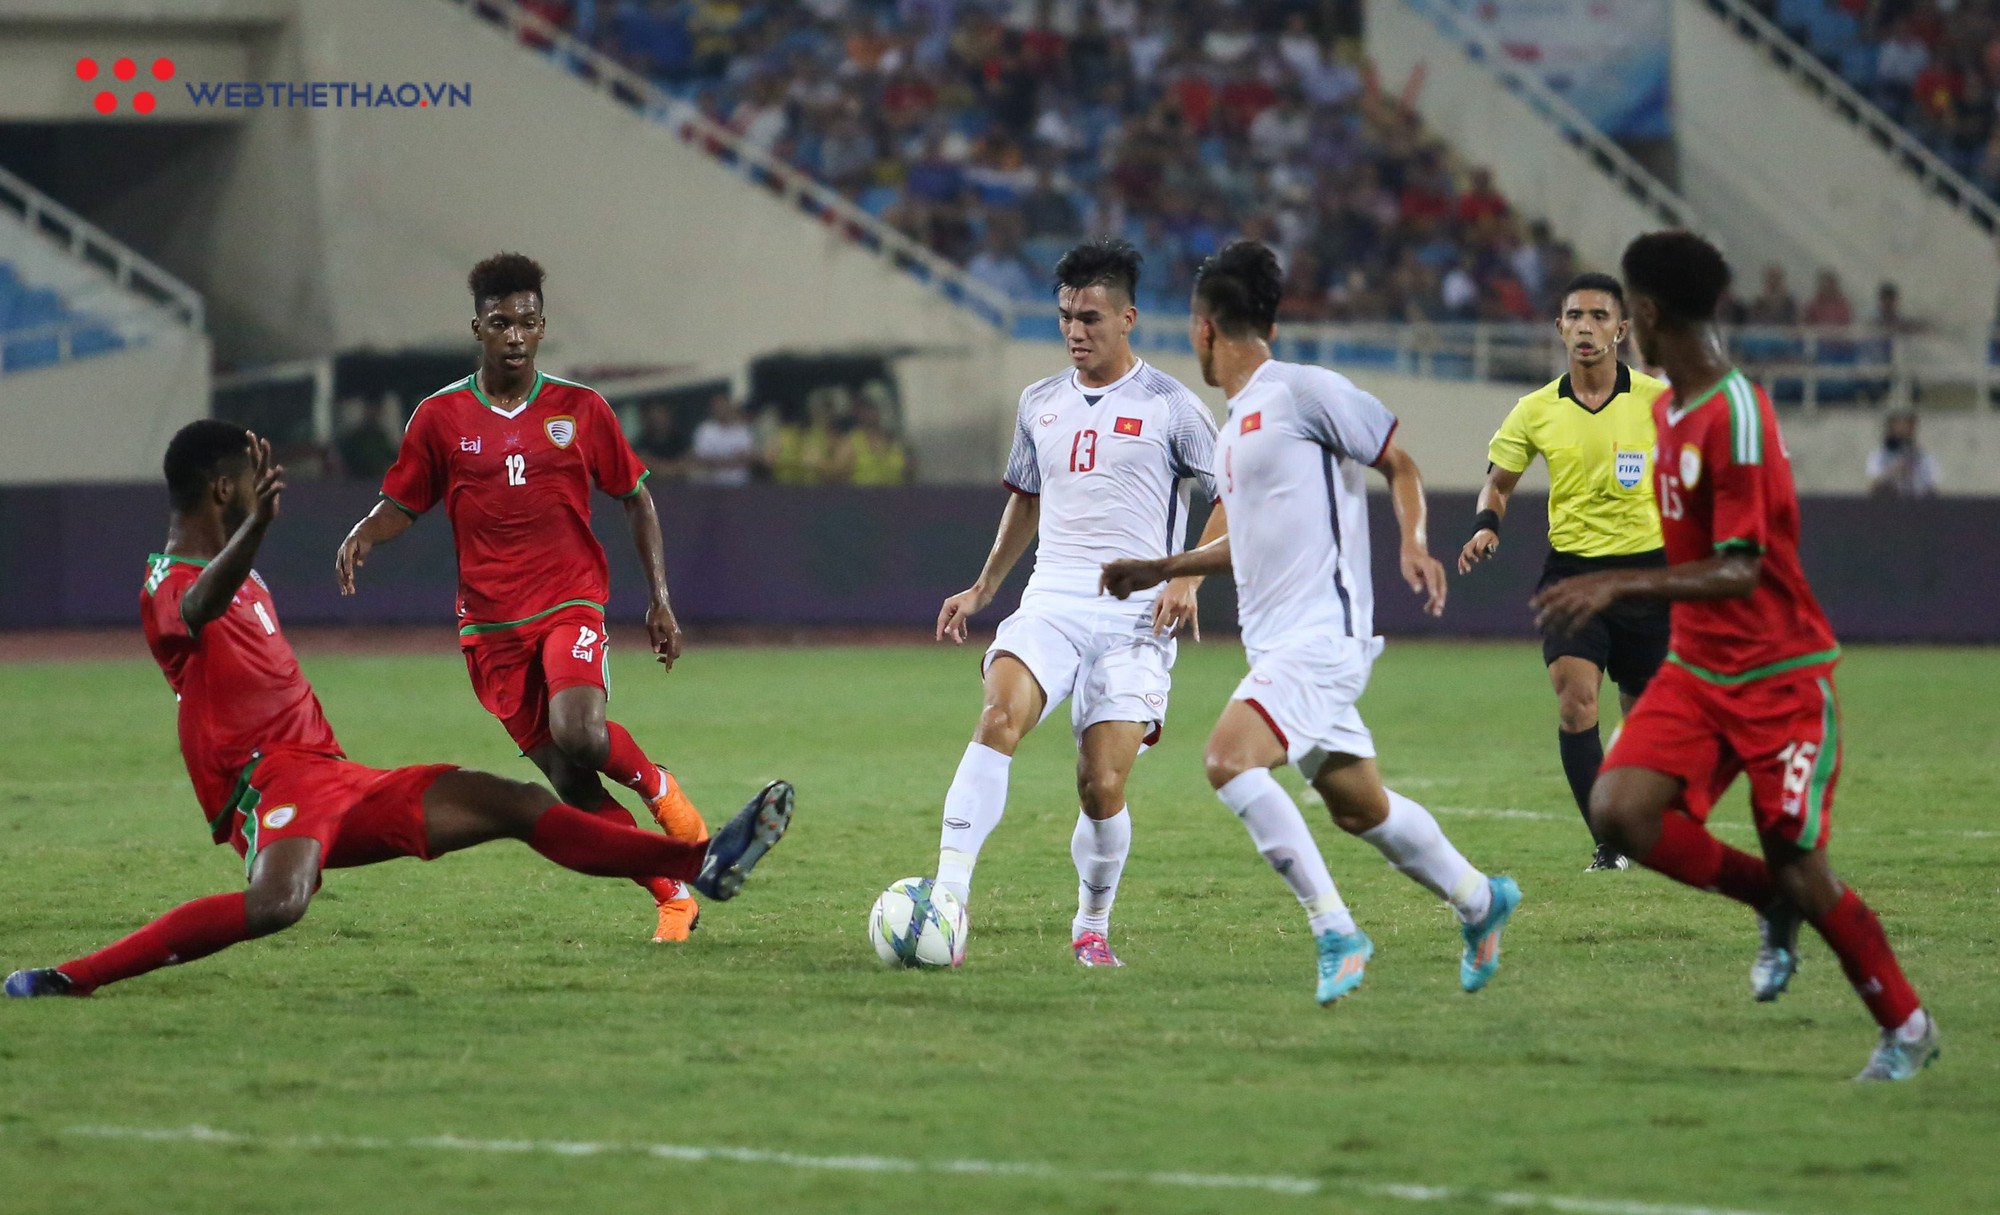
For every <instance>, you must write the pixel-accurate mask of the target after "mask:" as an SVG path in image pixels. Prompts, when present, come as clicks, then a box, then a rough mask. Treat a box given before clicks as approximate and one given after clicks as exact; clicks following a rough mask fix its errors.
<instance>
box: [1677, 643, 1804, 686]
mask: <svg viewBox="0 0 2000 1215" xmlns="http://www.w3.org/2000/svg"><path fill="white" fill-rule="evenodd" d="M1839 657H1840V647H1839V646H1834V647H1833V648H1832V649H1830V650H1815V651H1813V652H1812V653H1810V654H1800V655H1798V656H1797V657H1794V658H1784V659H1780V660H1779V661H1777V662H1770V663H1766V664H1764V665H1763V666H1761V667H1751V668H1750V669H1749V670H1747V671H1742V672H1739V673H1737V674H1735V675H1725V674H1723V673H1722V672H1720V671H1711V670H1709V669H1708V668H1707V667H1698V666H1695V665H1694V664H1693V663H1691V662H1689V661H1687V660H1686V659H1684V658H1682V657H1681V656H1680V655H1679V654H1668V655H1667V661H1668V662H1671V663H1673V664H1674V665H1675V666H1677V667H1679V668H1680V669H1682V670H1683V671H1686V672H1687V673H1688V674H1690V675H1692V676H1694V677H1695V678H1696V679H1701V680H1705V681H1707V682H1708V683H1713V684H1720V685H1721V686H1723V687H1725V688H1733V687H1736V686H1737V685H1738V684H1746V683H1750V682H1751V681H1753V680H1758V679H1769V678H1770V677H1771V676H1773V675H1783V674H1784V673H1785V672H1787V671H1796V670H1798V669H1799V668H1801V667H1814V666H1819V665H1820V664H1822V663H1828V662H1833V661H1836V660H1837V659H1839Z"/></svg>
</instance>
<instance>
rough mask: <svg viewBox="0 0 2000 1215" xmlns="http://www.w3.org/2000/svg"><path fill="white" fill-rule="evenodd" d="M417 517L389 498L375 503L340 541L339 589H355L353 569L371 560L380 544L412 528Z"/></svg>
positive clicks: (336, 571)
mask: <svg viewBox="0 0 2000 1215" xmlns="http://www.w3.org/2000/svg"><path fill="white" fill-rule="evenodd" d="M415 522H416V520H415V519H414V518H412V517H411V516H409V515H406V514H404V513H403V508H402V507H400V506H397V505H396V504H395V503H394V502H391V501H389V500H388V499H387V498H384V499H382V500H381V501H380V502H377V503H376V504H375V509H374V510H371V511H369V512H368V514H367V515H365V516H364V517H363V518H362V520H361V522H359V523H357V524H355V525H354V528H353V530H351V531H349V532H348V533H347V539H345V540H342V541H341V542H340V551H339V552H337V553H335V554H334V557H333V576H334V578H335V580H336V581H338V582H339V583H340V593H341V594H343V595H352V594H353V593H354V573H355V571H356V570H359V569H360V568H361V566H362V564H363V563H364V562H366V561H367V560H368V554H369V552H370V551H372V550H373V549H374V547H375V546H376V545H378V544H385V543H387V542H388V541H391V540H394V539H395V538H396V537H398V536H400V535H402V534H403V533H404V532H406V531H409V530H410V524H412V523H415Z"/></svg>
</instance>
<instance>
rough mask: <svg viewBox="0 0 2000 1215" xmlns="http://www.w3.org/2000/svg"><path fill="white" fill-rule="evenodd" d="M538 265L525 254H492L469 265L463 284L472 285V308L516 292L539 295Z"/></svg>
mask: <svg viewBox="0 0 2000 1215" xmlns="http://www.w3.org/2000/svg"><path fill="white" fill-rule="evenodd" d="M542 278H543V274H542V264H541V263H540V262H538V261H536V260H535V259H534V258H532V257H529V256H528V255H527V254H525V253H495V254H494V255H493V256H492V257H489V258H487V259H486V260H485V261H483V262H480V263H479V264H478V265H477V266H474V267H473V268H472V273H471V274H468V275H466V276H465V285H466V286H468V287H470V288H472V303H473V306H474V307H477V306H479V305H480V304H482V303H485V302H486V301H487V300H502V299H506V298H507V297H508V296H510V295H513V294H514V293H515V292H517V291H532V292H534V293H535V298H536V299H537V300H540V299H542V298H543V296H542Z"/></svg>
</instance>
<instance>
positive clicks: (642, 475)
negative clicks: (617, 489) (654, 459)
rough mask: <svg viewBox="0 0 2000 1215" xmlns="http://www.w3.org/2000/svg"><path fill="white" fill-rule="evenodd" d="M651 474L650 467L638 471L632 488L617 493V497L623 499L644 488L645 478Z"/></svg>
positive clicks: (634, 494)
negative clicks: (637, 477) (643, 470)
mask: <svg viewBox="0 0 2000 1215" xmlns="http://www.w3.org/2000/svg"><path fill="white" fill-rule="evenodd" d="M652 475H653V470H652V469H650V468H649V469H647V470H646V471H645V472H642V473H640V474H639V479H638V480H637V481H634V482H632V488H631V489H628V490H626V491H625V492H624V493H622V494H619V495H618V496H619V498H621V499H623V498H630V497H634V496H636V495H637V494H638V492H639V491H640V490H641V489H643V488H645V485H646V478H647V477H650V476H652Z"/></svg>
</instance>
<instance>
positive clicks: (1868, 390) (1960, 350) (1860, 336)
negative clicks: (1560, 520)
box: [1023, 305, 2000, 411]
mask: <svg viewBox="0 0 2000 1215" xmlns="http://www.w3.org/2000/svg"><path fill="white" fill-rule="evenodd" d="M1023 306H1024V307H1025V305H1023ZM1044 306H1046V305H1044ZM1051 337H1053V325H1051ZM1724 337H1725V339H1726V340H1727V342H1728V344H1729V351H1730V355H1731V357H1732V358H1734V359H1735V360H1736V362H1737V363H1738V364H1739V365H1740V366H1741V367H1742V368H1743V370H1744V371H1745V373H1746V374H1748V375H1749V376H1750V377H1751V378H1753V379H1755V380H1757V381H1758V382H1759V383H1761V384H1763V385H1764V386H1765V388H1766V389H1767V390H1768V391H1769V392H1770V393H1771V394H1772V397H1773V399H1774V400H1775V401H1777V402H1778V403H1779V404H1781V405H1785V406H1796V407H1799V408H1802V409H1805V410H1808V411H1812V410H1817V409H1820V408H1822V407H1826V406H1841V405H1854V406H1898V405H1910V404H1917V403H1922V404H1925V405H1927V406H1934V405H1944V404H1953V403H1956V404H1960V405H1974V404H1986V405H1992V404H2000V402H1996V401H1995V393H1996V391H2000V329H1996V330H1995V331H1994V333H1993V335H1992V339H1991V342H1990V344H1989V346H1988V349H1987V352H1986V353H1985V354H1984V356H1983V357H1982V356H1981V355H1980V354H1978V353H1975V352H1971V351H1968V350H1967V349H1966V348H1965V346H1964V344H1963V343H1962V342H1959V341H1955V340H1953V339H1950V338H1946V337H1941V336H1936V335H1930V334H1921V333H1917V334H1912V333H1895V332H1891V331H1889V330H1885V329H1880V328H1876V327H1874V326H1863V325H1856V326H1849V327H1846V328H1808V327H1803V326H1750V325H1746V326H1738V327H1734V328H1730V329H1726V330H1725V331H1724ZM1132 342H1133V346H1134V348H1135V349H1137V350H1139V351H1140V352H1141V353H1142V354H1150V353H1160V354H1180V355H1186V354H1188V353H1189V349H1188V339H1187V320H1186V318H1184V317H1171V316H1160V317H1151V316H1142V317H1141V320H1140V322H1139V324H1138V326H1137V327H1135V328H1134V330H1133V333H1132ZM1271 352H1272V354H1274V355H1275V356H1277V357H1278V358H1281V359H1285V360H1287V361H1290V362H1299V363H1316V364H1319V365H1321V366H1325V367H1331V368H1333V369H1335V370H1336V371H1342V372H1352V373H1356V374H1366V373H1367V372H1370V371H1375V372H1387V373H1391V374H1396V375H1409V376H1424V377H1431V378H1436V379H1447V380H1467V381H1483V382H1493V383H1505V384H1517V385H1535V384H1545V383H1547V382H1548V381H1550V380H1553V379H1555V378H1556V377H1557V376H1559V375H1561V374H1562V373H1563V369H1564V365H1565V361H1564V357H1563V350H1562V346H1561V345H1560V344H1559V343H1558V342H1557V341H1556V340H1555V338H1554V334H1553V333H1552V331H1551V327H1550V326H1548V325H1538V324H1534V323H1532V322H1437V323H1427V322H1418V323H1401V322H1390V321H1380V322H1357V323H1346V324H1305V323H1297V322H1284V321H1280V322H1279V324H1278V332H1277V337H1276V339H1275V340H1274V341H1273V342H1272V343H1271ZM1625 353H1626V357H1627V361H1631V355H1632V352H1631V351H1629V349H1628V350H1627V351H1626V352H1625Z"/></svg>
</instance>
